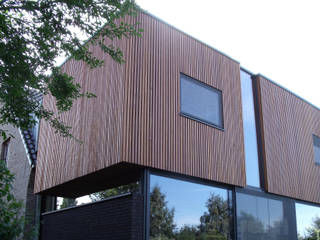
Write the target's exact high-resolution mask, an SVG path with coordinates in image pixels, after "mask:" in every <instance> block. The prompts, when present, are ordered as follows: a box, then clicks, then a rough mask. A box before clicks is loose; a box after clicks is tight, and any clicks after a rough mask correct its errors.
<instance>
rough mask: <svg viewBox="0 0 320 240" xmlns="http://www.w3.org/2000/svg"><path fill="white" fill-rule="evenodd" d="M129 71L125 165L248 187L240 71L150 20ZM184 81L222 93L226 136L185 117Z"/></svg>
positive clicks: (145, 23)
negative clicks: (182, 110)
mask: <svg viewBox="0 0 320 240" xmlns="http://www.w3.org/2000/svg"><path fill="white" fill-rule="evenodd" d="M138 21H139V22H141V25H142V28H143V29H144V33H143V37H142V38H139V39H136V40H135V44H136V45H135V47H134V48H132V49H131V52H130V56H132V57H133V59H132V58H130V61H132V62H133V63H139V64H133V65H130V66H128V67H127V68H126V74H127V81H126V84H127V85H126V87H125V94H124V95H125V98H126V100H125V102H127V103H128V104H127V105H125V106H127V108H126V111H125V113H124V114H125V116H124V122H126V123H129V124H125V125H124V128H123V135H125V134H128V137H125V138H124V141H125V144H124V145H123V151H122V152H123V153H124V158H123V160H124V161H127V162H131V163H135V164H140V165H144V166H149V167H153V168H157V169H163V170H168V171H172V172H177V173H182V174H187V175H191V176H196V177H201V178H206V179H210V180H214V181H218V182H224V183H229V184H234V185H239V186H243V185H245V172H244V152H243V127H242V117H241V96H240V92H241V90H240V73H239V64H238V63H236V62H234V61H232V60H231V59H229V58H227V57H225V56H223V55H221V54H219V53H217V52H216V51H214V50H213V49H211V48H209V47H208V46H206V45H204V44H202V43H200V42H198V41H197V40H195V39H193V38H190V37H189V36H187V35H185V34H183V33H181V32H179V31H177V30H175V29H174V28H172V27H170V26H168V25H166V24H164V23H163V22H161V21H159V20H157V19H154V18H152V17H150V16H148V15H140V16H139V19H138ZM180 73H184V74H186V75H189V76H191V77H193V78H195V79H198V80H199V81H202V82H204V83H206V84H209V85H211V86H213V87H215V88H218V89H220V90H221V91H222V96H223V112H224V113H223V117H224V127H225V130H224V131H221V130H218V129H216V128H213V127H211V126H207V125H205V124H202V123H200V122H197V121H194V120H191V119H188V118H186V117H183V116H181V115H180V114H179V112H180Z"/></svg>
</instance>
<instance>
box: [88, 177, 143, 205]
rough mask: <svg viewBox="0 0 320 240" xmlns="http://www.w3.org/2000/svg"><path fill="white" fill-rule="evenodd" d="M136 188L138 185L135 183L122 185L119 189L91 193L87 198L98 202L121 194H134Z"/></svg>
mask: <svg viewBox="0 0 320 240" xmlns="http://www.w3.org/2000/svg"><path fill="white" fill-rule="evenodd" d="M138 187H139V183H137V182H135V183H131V184H128V185H122V186H120V187H116V188H111V189H108V190H104V191H101V192H97V193H93V194H90V195H89V197H90V199H91V200H92V201H93V202H95V201H100V200H103V199H107V198H110V197H114V196H118V195H121V194H125V193H132V192H135V191H137V189H138Z"/></svg>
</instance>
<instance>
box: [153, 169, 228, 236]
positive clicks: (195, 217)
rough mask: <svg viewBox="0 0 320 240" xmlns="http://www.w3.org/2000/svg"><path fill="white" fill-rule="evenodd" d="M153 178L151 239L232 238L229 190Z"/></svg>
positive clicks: (163, 178)
mask: <svg viewBox="0 0 320 240" xmlns="http://www.w3.org/2000/svg"><path fill="white" fill-rule="evenodd" d="M150 179H151V182H150V239H151V240H155V239H157V240H160V239H161V240H164V239H166V240H169V239H172V240H173V239H175V240H188V239H219V240H227V239H228V240H229V239H232V238H231V222H232V221H231V218H232V214H231V213H232V212H231V206H230V204H231V202H232V201H231V199H229V197H228V196H230V197H231V194H230V192H229V191H228V190H225V189H222V188H216V187H211V186H206V185H201V184H195V183H190V182H185V181H181V180H176V179H172V178H166V177H160V176H156V175H151V177H150ZM228 193H229V194H228Z"/></svg>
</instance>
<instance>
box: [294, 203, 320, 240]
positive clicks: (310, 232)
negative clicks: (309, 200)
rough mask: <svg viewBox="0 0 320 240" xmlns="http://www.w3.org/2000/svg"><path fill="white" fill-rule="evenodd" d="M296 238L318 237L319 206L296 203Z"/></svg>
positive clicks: (306, 239)
mask: <svg viewBox="0 0 320 240" xmlns="http://www.w3.org/2000/svg"><path fill="white" fill-rule="evenodd" d="M296 217H297V232H298V240H313V239H315V240H317V239H320V207H316V206H313V205H306V204H302V203H296Z"/></svg>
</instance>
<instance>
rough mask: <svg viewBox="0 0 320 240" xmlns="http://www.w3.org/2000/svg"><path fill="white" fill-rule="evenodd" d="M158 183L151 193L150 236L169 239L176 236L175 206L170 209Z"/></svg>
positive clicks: (161, 239)
mask: <svg viewBox="0 0 320 240" xmlns="http://www.w3.org/2000/svg"><path fill="white" fill-rule="evenodd" d="M165 198H166V195H165V194H163V193H161V191H160V187H159V186H158V185H156V186H154V187H153V189H152V191H151V194H150V238H151V239H154V240H155V239H157V240H158V239H159V240H167V239H168V240H169V239H173V238H174V232H173V230H174V228H175V224H174V222H173V219H174V208H172V209H169V208H168V207H167V202H166V200H165Z"/></svg>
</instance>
